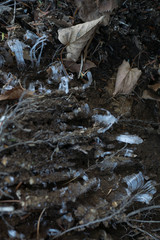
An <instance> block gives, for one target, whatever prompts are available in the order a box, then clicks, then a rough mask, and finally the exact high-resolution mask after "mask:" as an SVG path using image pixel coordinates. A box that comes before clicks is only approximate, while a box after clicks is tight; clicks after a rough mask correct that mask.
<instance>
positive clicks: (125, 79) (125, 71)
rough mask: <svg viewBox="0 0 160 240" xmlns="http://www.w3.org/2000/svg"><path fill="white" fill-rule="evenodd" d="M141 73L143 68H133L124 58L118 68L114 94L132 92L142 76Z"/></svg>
mask: <svg viewBox="0 0 160 240" xmlns="http://www.w3.org/2000/svg"><path fill="white" fill-rule="evenodd" d="M141 73H142V72H141V70H139V69H138V68H131V67H130V64H129V63H128V62H127V61H126V60H124V61H123V63H122V64H121V65H120V66H119V68H118V72H117V77H116V85H115V90H114V93H113V96H115V95H116V94H117V93H123V94H129V93H131V91H132V90H133V89H134V87H135V85H136V83H137V81H138V79H139V78H140V76H141Z"/></svg>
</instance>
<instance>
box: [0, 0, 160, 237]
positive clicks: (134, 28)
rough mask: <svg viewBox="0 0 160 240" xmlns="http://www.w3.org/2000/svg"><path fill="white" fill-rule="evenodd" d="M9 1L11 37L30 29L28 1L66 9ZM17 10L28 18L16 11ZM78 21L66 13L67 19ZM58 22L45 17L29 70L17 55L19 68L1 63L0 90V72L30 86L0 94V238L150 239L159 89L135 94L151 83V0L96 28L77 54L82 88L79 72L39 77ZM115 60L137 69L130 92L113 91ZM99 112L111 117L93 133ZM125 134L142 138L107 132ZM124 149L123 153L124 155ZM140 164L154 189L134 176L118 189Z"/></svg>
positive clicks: (155, 224) (55, 48)
mask: <svg viewBox="0 0 160 240" xmlns="http://www.w3.org/2000/svg"><path fill="white" fill-rule="evenodd" d="M16 2H17V4H19V5H17V8H18V7H19V8H21V10H18V9H17V15H16V18H15V23H16V25H18V26H19V28H17V29H15V30H14V31H15V33H14V34H15V35H14V36H15V38H18V39H21V40H23V35H24V33H25V31H26V30H30V31H33V30H35V29H31V26H30V25H29V22H31V21H33V20H34V19H35V14H36V11H38V10H37V9H41V10H42V11H47V7H48V6H50V8H49V10H50V11H51V12H52V16H54V17H55V18H56V19H58V18H62V16H64V15H65V16H73V15H74V14H75V9H76V7H75V6H74V3H73V2H72V1H60V2H59V1H44V2H43V1H42V2H40V1H16ZM13 3H14V1H10V5H11V7H12V8H14V6H13ZM6 5H7V4H6ZM25 9H27V13H28V18H25V17H23V16H24V15H25V12H24V10H25ZM19 11H20V12H19ZM7 14H8V16H7ZM12 17H13V12H10V13H8V12H7V13H6V12H3V14H1V18H0V23H1V25H0V31H1V33H2V32H3V33H4V34H5V39H3V40H2V41H1V43H0V52H1V54H2V53H3V51H2V48H5V49H6V51H7V52H8V53H9V49H7V47H6V45H5V41H6V40H7V38H6V36H7V31H9V30H8V28H9V27H8V25H9V21H10V20H9V19H10V18H12ZM7 21H8V22H7ZM41 21H42V27H43V31H47V29H48V28H51V26H50V24H49V20H48V19H47V16H44V17H43V18H41ZM80 22H81V20H80V19H79V17H78V15H75V24H77V23H80ZM7 27H8V28H7ZM59 27H62V26H58V25H57V24H55V25H54V24H53V26H52V28H51V29H52V31H51V32H50V37H51V39H52V40H51V41H48V43H47V44H46V46H45V51H44V52H43V53H42V58H41V64H40V67H39V68H38V69H37V68H31V66H30V65H31V64H30V62H29V61H26V62H27V66H26V68H25V69H24V70H23V71H20V70H19V69H18V68H17V64H16V60H15V58H14V56H11V58H12V61H11V62H10V63H9V62H8V63H4V64H3V65H2V66H1V70H0V76H1V78H0V88H1V90H2V87H3V86H4V84H5V83H6V82H4V79H3V76H4V72H5V73H12V74H13V75H14V76H16V78H17V79H20V81H21V85H22V86H23V87H25V88H26V89H29V86H30V84H31V83H32V84H33V85H34V86H35V94H34V95H32V96H31V97H28V98H25V96H24V98H23V96H22V97H21V98H20V99H19V100H17V99H15V100H5V101H1V102H0V114H1V115H0V117H1V120H0V124H1V125H0V143H1V144H0V179H1V181H0V239H27V240H29V239H37V240H38V239H39V240H40V239H44V240H49V239H55V238H56V239H64V240H82V239H83V240H119V239H123V240H127V239H128V240H130V239H132V240H133V239H160V212H159V210H160V194H159V193H160V186H159V183H160V102H159V100H160V97H159V93H160V92H159V89H158V90H157V91H156V92H153V91H152V90H150V89H149V92H150V94H151V95H152V96H154V98H153V99H152V100H151V99H144V98H142V95H143V91H144V90H146V89H148V86H149V85H153V84H155V83H160V3H159V1H158V0H144V1H139V0H133V1H131V0H128V1H124V2H123V4H121V5H120V6H119V7H118V8H117V9H116V10H114V11H113V13H112V15H111V18H110V23H109V25H108V26H105V27H104V26H101V27H100V28H99V30H98V31H97V32H96V33H95V36H94V38H93V40H92V42H91V44H90V46H89V48H88V55H87V59H89V60H91V61H92V62H94V63H95V64H96V66H97V67H96V68H93V69H91V72H92V77H93V82H92V84H91V86H89V87H88V88H87V89H85V90H83V89H82V88H81V86H82V85H83V84H85V83H86V82H87V79H86V78H85V77H84V78H83V79H78V78H77V75H76V74H74V79H73V80H71V81H70V83H69V93H68V94H66V93H65V92H62V91H60V90H58V86H59V83H55V82H52V84H49V83H48V74H47V72H46V69H47V68H48V66H49V64H50V63H51V62H54V61H56V60H59V59H60V58H61V57H62V56H61V54H64V55H65V51H64V52H63V53H62V52H61V50H62V48H63V46H62V44H61V43H60V42H59V41H58V39H57V30H58V29H59ZM63 27H64V26H63ZM60 52H61V53H60ZM2 55H3V54H2ZM3 56H4V55H3ZM63 57H64V56H63ZM124 59H126V60H127V61H129V62H130V64H131V65H132V66H133V67H138V68H139V69H141V71H142V75H141V77H140V79H139V80H138V83H137V85H136V88H135V89H134V90H133V91H132V93H131V94H129V95H122V94H121V95H120V94H119V95H117V96H115V97H113V92H114V86H115V79H116V73H117V69H118V67H119V66H120V64H121V63H122V62H123V60H124ZM6 62H7V61H6ZM37 80H38V82H37ZM40 85H41V86H42V88H43V91H42V92H40V90H39V86H40ZM159 86H160V85H159ZM44 89H45V90H44ZM47 89H50V90H51V91H50V93H47ZM106 110H107V111H109V112H110V113H111V114H112V115H113V116H114V117H115V118H116V119H117V121H116V123H114V124H113V125H112V126H111V127H110V128H109V129H108V130H106V131H103V128H105V127H106V126H105V124H104V123H99V122H95V118H94V116H95V115H96V114H101V115H105V114H106ZM2 116H5V118H2ZM99 129H101V130H102V131H99ZM125 133H128V134H130V135H136V136H138V137H140V138H141V139H142V140H143V142H142V143H140V144H136V143H135V144H129V143H128V144H127V143H124V142H120V141H117V140H116V138H117V136H119V135H121V134H125ZM127 149H129V150H132V151H133V152H132V154H131V155H130V157H128V156H127V155H125V153H126V151H127ZM140 172H141V173H142V174H143V176H144V184H145V183H147V182H148V181H150V180H152V182H153V183H154V185H155V189H156V192H155V193H154V194H152V188H153V187H152V186H151V185H152V184H151V183H150V185H149V187H146V188H145V187H144V188H143V185H144V184H140V185H141V186H140V187H137V188H138V189H137V190H136V193H135V192H132V194H131V196H127V193H126V191H125V188H127V184H126V183H125V181H124V178H125V177H126V176H130V175H132V174H133V176H135V175H136V174H138V173H140ZM134 174H135V175H134ZM136 176H137V175H136ZM136 181H137V182H138V181H141V182H143V179H136ZM138 185H139V184H138V183H137V186H138ZM138 192H145V193H148V194H149V195H150V196H151V199H150V201H149V202H148V204H146V202H145V201H143V202H142V201H140V202H139V201H134V195H136V194H138ZM136 196H137V195H136ZM144 198H145V197H144ZM146 198H147V197H146ZM4 207H8V208H6V210H4ZM9 209H10V210H9ZM81 225H82V226H81ZM76 226H77V228H76ZM71 228H73V229H71ZM68 229H70V230H69V231H68V232H67V231H66V230H68ZM65 231H66V232H65Z"/></svg>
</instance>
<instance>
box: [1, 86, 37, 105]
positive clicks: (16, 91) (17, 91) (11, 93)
mask: <svg viewBox="0 0 160 240" xmlns="http://www.w3.org/2000/svg"><path fill="white" fill-rule="evenodd" d="M23 93H24V97H31V96H33V92H30V91H26V89H24V88H22V87H21V86H17V87H14V88H12V89H11V90H8V91H6V92H5V93H4V94H1V95H0V101H3V100H14V99H18V98H20V97H21V95H22V94H23Z"/></svg>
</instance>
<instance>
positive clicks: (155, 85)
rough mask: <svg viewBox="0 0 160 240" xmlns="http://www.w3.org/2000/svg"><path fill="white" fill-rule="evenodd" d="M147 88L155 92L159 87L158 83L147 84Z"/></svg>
mask: <svg viewBox="0 0 160 240" xmlns="http://www.w3.org/2000/svg"><path fill="white" fill-rule="evenodd" d="M148 88H150V89H152V90H153V91H155V92H157V91H158V90H159V89H160V83H159V82H158V83H155V84H153V85H148Z"/></svg>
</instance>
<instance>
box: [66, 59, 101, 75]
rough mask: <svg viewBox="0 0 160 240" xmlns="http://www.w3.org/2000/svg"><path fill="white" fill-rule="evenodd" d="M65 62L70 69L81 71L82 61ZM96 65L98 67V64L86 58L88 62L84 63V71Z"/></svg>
mask: <svg viewBox="0 0 160 240" xmlns="http://www.w3.org/2000/svg"><path fill="white" fill-rule="evenodd" d="M63 63H64V65H65V67H66V68H67V69H68V70H69V71H71V72H76V73H79V71H80V67H81V64H80V63H76V62H74V61H71V60H63ZM94 67H96V65H95V64H94V63H93V62H91V61H89V60H86V62H85V63H84V64H83V68H82V72H85V71H87V70H89V69H91V68H94Z"/></svg>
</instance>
